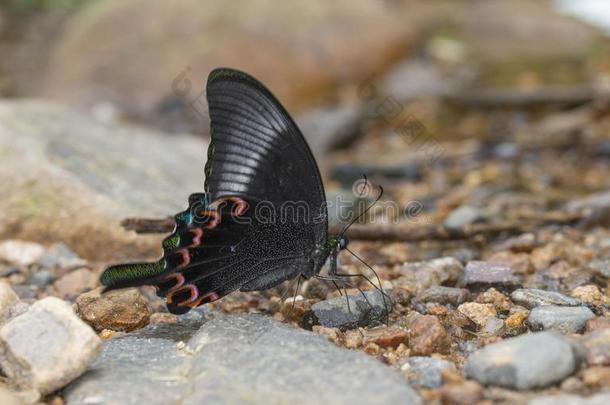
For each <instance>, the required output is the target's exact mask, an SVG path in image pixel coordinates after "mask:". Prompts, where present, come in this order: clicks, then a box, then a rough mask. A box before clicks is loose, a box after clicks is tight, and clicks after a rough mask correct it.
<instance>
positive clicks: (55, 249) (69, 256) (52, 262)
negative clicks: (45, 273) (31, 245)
mask: <svg viewBox="0 0 610 405" xmlns="http://www.w3.org/2000/svg"><path fill="white" fill-rule="evenodd" d="M38 264H39V265H41V266H42V267H46V268H50V269H53V268H56V267H72V266H83V265H85V264H86V261H85V260H83V259H82V258H80V257H79V256H78V255H77V254H76V253H74V252H73V251H72V250H71V249H70V248H69V247H68V246H66V245H65V244H64V243H61V242H60V243H55V244H53V245H52V246H51V247H50V248H49V249H47V250H46V251H45V252H44V253H43V255H42V257H41V258H40V259H39V260H38Z"/></svg>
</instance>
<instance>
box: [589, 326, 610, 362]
mask: <svg viewBox="0 0 610 405" xmlns="http://www.w3.org/2000/svg"><path fill="white" fill-rule="evenodd" d="M582 344H583V346H584V348H585V357H586V359H587V364H589V365H590V366H610V329H599V330H595V331H593V332H590V333H587V334H585V335H584V338H583V340H582Z"/></svg>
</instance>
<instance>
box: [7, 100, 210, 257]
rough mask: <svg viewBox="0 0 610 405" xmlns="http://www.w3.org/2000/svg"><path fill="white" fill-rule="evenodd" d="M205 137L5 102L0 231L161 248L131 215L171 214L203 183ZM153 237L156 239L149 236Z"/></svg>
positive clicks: (97, 247) (85, 251) (89, 250)
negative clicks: (138, 232) (132, 226)
mask: <svg viewBox="0 0 610 405" xmlns="http://www.w3.org/2000/svg"><path fill="white" fill-rule="evenodd" d="M206 148H207V142H206V141H204V140H203V139H201V138H196V137H193V136H188V135H174V136H167V135H165V134H163V133H159V132H153V131H145V130H142V129H139V128H135V127H131V126H123V125H115V124H109V123H104V122H100V121H96V120H95V119H93V118H90V117H87V116H83V115H80V114H77V113H75V112H72V111H70V110H67V109H64V108H61V107H58V106H56V105H53V104H48V103H43V102H35V101H19V102H16V101H0V184H2V187H3V189H4V190H11V192H10V193H2V194H1V195H0V237H2V236H9V235H10V237H11V238H22V239H32V240H37V241H42V242H46V241H48V240H55V241H58V240H61V241H64V242H66V243H67V244H68V245H70V247H71V248H73V249H74V250H76V251H77V252H78V253H79V254H81V255H82V256H83V257H87V258H107V257H108V256H109V255H114V256H115V257H116V258H122V256H124V255H127V254H131V255H134V254H135V255H137V254H141V253H142V252H146V251H150V250H152V249H153V246H154V247H155V248H154V249H155V250H156V248H157V247H158V243H157V242H156V240H157V239H158V238H152V237H151V238H145V237H139V238H137V240H135V237H134V235H132V234H130V233H128V232H125V231H123V230H122V229H121V227H120V225H119V224H120V220H121V219H122V218H124V217H127V216H134V215H138V216H168V215H173V214H174V213H176V212H178V211H180V210H182V209H184V207H186V205H187V198H188V195H189V194H190V193H192V192H195V191H200V190H202V189H203V180H204V174H203V165H204V163H205V157H206V152H205V151H206ZM153 239H154V240H155V243H152V240H153Z"/></svg>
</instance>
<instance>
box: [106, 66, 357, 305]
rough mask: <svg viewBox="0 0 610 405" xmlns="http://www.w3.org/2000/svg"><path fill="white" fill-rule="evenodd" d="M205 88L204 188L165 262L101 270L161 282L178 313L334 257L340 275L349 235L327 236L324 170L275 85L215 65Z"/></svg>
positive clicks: (133, 282) (135, 282)
mask: <svg viewBox="0 0 610 405" xmlns="http://www.w3.org/2000/svg"><path fill="white" fill-rule="evenodd" d="M206 94H207V99H208V105H209V112H210V121H211V142H210V146H209V148H208V160H207V163H206V165H205V175H206V178H205V193H197V194H193V195H191V196H190V197H189V207H188V209H187V210H186V211H184V212H181V213H179V214H177V215H176V216H175V221H176V228H175V230H174V232H173V233H172V234H171V235H170V236H168V237H167V238H165V240H164V241H163V257H162V258H161V259H160V260H159V261H158V262H154V263H130V264H120V265H115V266H111V267H109V268H108V269H106V270H105V271H104V273H103V274H102V276H101V282H102V284H103V285H104V286H106V290H110V289H116V288H123V287H130V286H139V285H145V284H148V285H155V286H156V287H157V293H158V295H159V296H161V297H165V299H166V302H167V307H168V309H169V311H170V312H172V313H175V314H180V313H185V312H187V311H189V310H190V309H191V308H194V307H196V306H198V305H202V304H205V303H208V302H212V301H215V300H217V299H219V298H221V297H223V296H224V295H226V294H228V293H230V292H232V291H235V290H238V289H239V290H241V291H254V290H264V289H267V288H270V287H273V286H276V285H278V284H279V283H281V282H283V281H286V280H289V279H293V278H295V277H299V281H300V279H301V278H310V277H312V276H319V273H320V270H321V268H322V266H323V265H324V263H325V262H326V260H327V259H328V258H329V256H330V257H331V269H330V272H329V277H328V279H329V280H331V281H333V282H335V280H336V279H337V278H336V277H338V275H337V255H338V252H339V250H341V249H343V248H346V247H347V240H346V239H345V238H344V237H343V233H344V232H342V234H341V235H340V236H337V237H329V236H328V212H327V208H326V199H325V194H324V187H323V185H322V179H321V177H320V172H319V169H318V166H317V164H316V161H315V159H314V157H313V155H312V153H311V150H310V149H309V146H308V145H307V142H306V141H305V138H304V137H303V135H302V134H301V132H300V131H299V129H298V128H297V126H296V125H295V123H294V121H293V120H292V119H291V118H290V116H289V115H288V113H287V112H286V110H285V109H284V108H283V107H282V105H281V104H280V103H279V102H278V101H277V100H276V98H275V97H274V96H273V95H272V94H271V92H270V91H269V90H267V89H266V88H265V87H264V86H263V85H262V84H261V83H259V82H258V81H257V80H256V79H254V78H253V77H251V76H249V75H247V74H245V73H243V72H240V71H237V70H233V69H216V70H214V71H212V72H211V73H210V75H209V77H208V82H207V91H206ZM341 276H345V275H341ZM320 277H321V276H320ZM335 285H336V284H335Z"/></svg>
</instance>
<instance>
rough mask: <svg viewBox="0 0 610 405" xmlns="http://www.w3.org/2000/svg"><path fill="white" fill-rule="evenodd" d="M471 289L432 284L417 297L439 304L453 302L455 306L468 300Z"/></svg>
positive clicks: (422, 300)
mask: <svg viewBox="0 0 610 405" xmlns="http://www.w3.org/2000/svg"><path fill="white" fill-rule="evenodd" d="M469 299H470V291H468V290H467V289H465V288H455V287H444V286H432V287H430V288H428V289H426V290H424V291H422V292H421V293H420V294H418V295H417V297H415V301H418V302H436V303H439V304H443V305H446V304H451V305H453V306H454V307H457V306H458V305H460V304H462V303H464V302H466V301H468V300H469Z"/></svg>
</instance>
